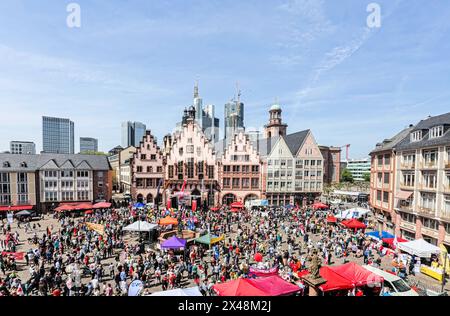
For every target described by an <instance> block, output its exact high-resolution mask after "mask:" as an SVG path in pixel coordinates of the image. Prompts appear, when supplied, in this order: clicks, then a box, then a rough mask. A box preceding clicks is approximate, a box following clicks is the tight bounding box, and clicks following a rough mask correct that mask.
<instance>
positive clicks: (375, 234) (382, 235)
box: [366, 231, 395, 240]
mask: <svg viewBox="0 0 450 316" xmlns="http://www.w3.org/2000/svg"><path fill="white" fill-rule="evenodd" d="M366 236H368V237H370V238H371V239H375V240H382V239H387V238H392V239H394V238H395V236H394V235H392V234H390V233H388V232H386V231H381V232H379V231H373V232H368V233H366Z"/></svg>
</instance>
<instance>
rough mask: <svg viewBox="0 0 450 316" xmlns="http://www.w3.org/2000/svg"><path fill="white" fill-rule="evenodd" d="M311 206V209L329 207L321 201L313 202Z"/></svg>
mask: <svg viewBox="0 0 450 316" xmlns="http://www.w3.org/2000/svg"><path fill="white" fill-rule="evenodd" d="M312 207H313V209H315V210H319V209H328V208H330V207H329V206H328V205H326V204H324V203H322V202H317V203H314V204H313V205H312Z"/></svg>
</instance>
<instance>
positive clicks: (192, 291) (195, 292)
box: [147, 286, 202, 296]
mask: <svg viewBox="0 0 450 316" xmlns="http://www.w3.org/2000/svg"><path fill="white" fill-rule="evenodd" d="M147 296H202V293H200V291H199V289H198V287H197V286H195V287H190V288H187V289H174V290H169V291H160V292H155V293H152V294H150V295H147Z"/></svg>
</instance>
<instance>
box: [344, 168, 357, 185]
mask: <svg viewBox="0 0 450 316" xmlns="http://www.w3.org/2000/svg"><path fill="white" fill-rule="evenodd" d="M341 181H342V182H349V183H353V182H354V179H353V175H352V174H351V172H350V171H349V170H348V169H347V168H345V169H344V170H343V171H342V175H341Z"/></svg>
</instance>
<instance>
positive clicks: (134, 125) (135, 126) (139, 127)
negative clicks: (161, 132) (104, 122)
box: [122, 121, 147, 148]
mask: <svg viewBox="0 0 450 316" xmlns="http://www.w3.org/2000/svg"><path fill="white" fill-rule="evenodd" d="M146 129H147V127H146V126H145V124H143V123H141V122H129V121H128V122H123V123H122V147H123V148H127V147H130V146H134V147H136V146H139V143H140V142H141V140H142V138H143V137H144V135H145V131H146Z"/></svg>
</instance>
